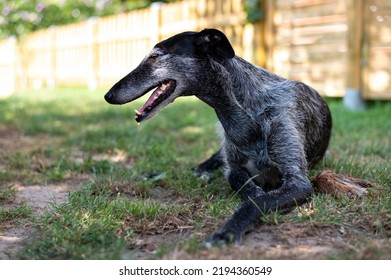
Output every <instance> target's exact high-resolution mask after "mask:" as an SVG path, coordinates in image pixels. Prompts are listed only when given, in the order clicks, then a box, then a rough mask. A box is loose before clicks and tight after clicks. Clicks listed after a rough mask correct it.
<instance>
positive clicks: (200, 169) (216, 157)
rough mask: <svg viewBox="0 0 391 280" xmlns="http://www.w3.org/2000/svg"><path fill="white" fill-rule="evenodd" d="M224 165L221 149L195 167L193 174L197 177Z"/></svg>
mask: <svg viewBox="0 0 391 280" xmlns="http://www.w3.org/2000/svg"><path fill="white" fill-rule="evenodd" d="M223 164H224V161H223V155H222V152H221V149H220V150H218V151H217V152H216V153H214V154H213V155H212V156H211V157H210V158H209V159H207V160H206V161H204V162H202V163H201V164H200V165H198V166H197V168H196V169H195V172H196V174H197V175H199V176H200V175H202V173H206V172H210V171H213V170H216V169H218V168H219V167H220V166H222V165H223Z"/></svg>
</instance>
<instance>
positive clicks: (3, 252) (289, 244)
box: [0, 126, 391, 259]
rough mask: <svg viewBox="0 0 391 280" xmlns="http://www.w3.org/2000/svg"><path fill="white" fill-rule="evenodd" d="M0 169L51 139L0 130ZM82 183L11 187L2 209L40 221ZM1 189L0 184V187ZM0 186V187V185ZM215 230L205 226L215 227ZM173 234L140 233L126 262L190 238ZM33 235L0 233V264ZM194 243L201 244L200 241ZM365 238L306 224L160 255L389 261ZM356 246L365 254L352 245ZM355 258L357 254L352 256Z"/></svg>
mask: <svg viewBox="0 0 391 280" xmlns="http://www.w3.org/2000/svg"><path fill="white" fill-rule="evenodd" d="M0 136H1V137H0V169H2V167H3V166H2V164H4V162H3V161H2V158H3V156H4V154H5V153H6V152H7V153H9V152H12V151H21V152H29V151H33V150H34V149H37V148H38V147H40V146H41V147H42V145H46V144H48V141H53V139H52V138H49V137H45V136H40V137H34V138H33V137H28V136H24V135H22V134H21V133H20V132H18V131H17V130H16V129H15V128H12V127H5V126H0ZM86 180H88V179H87V178H67V179H66V180H64V181H63V182H61V183H56V184H47V185H46V184H45V185H37V184H35V185H27V186H24V185H22V184H20V183H16V182H15V185H14V188H15V190H16V198H15V200H14V201H13V202H12V203H11V204H10V205H6V207H13V206H18V205H19V206H20V205H23V204H27V205H30V206H31V207H32V209H33V215H42V213H44V211H46V210H48V209H50V205H51V203H52V202H56V203H58V204H61V203H65V202H66V201H67V195H68V193H69V192H70V191H73V190H75V189H77V188H79V187H81V186H82V185H83V182H85V181H86ZM0 183H1V182H0ZM0 186H1V185H0ZM215 226H216V225H211V229H212V227H215ZM182 229H183V230H180V231H174V232H166V233H164V232H163V233H162V232H145V234H144V235H143V234H141V235H140V236H139V237H138V238H137V239H135V240H132V242H131V246H130V247H133V248H129V250H130V251H132V249H137V250H135V251H136V252H137V253H135V254H132V258H137V259H144V258H151V257H153V256H154V254H155V253H156V250H157V248H158V246H159V245H162V244H166V245H168V246H170V245H175V244H176V243H178V240H187V239H188V238H191V237H192V233H193V227H191V226H190V227H187V226H186V223H185V225H184V226H183V227H182ZM211 229H209V228H207V229H203V230H202V231H203V232H202V234H203V235H207V234H210V233H211V232H210V230H211ZM37 234H38V233H37V232H36V230H35V229H34V227H33V226H32V225H31V224H21V223H15V222H10V223H8V224H7V223H6V224H5V225H4V224H3V225H2V226H1V227H0V259H9V258H12V256H14V255H15V253H17V252H18V251H19V250H21V249H22V248H23V247H24V246H25V244H26V243H27V242H28V241H29V240H30V239H31V238H33V237H34V236H36V235H37ZM193 237H194V236H193ZM200 238H204V236H203V237H200ZM371 239H374V238H373V236H366V235H365V234H364V235H362V236H359V235H357V234H352V233H350V232H349V231H347V230H346V229H344V228H341V227H339V226H333V225H327V226H322V227H317V226H314V225H311V224H309V223H299V222H297V223H285V224H280V225H260V226H259V227H257V228H256V229H255V230H254V231H253V232H251V233H249V234H248V235H246V236H245V238H244V240H243V242H242V244H241V245H240V246H223V247H221V248H213V249H204V250H199V249H193V250H191V249H189V248H185V249H178V250H176V251H173V252H169V253H168V254H165V255H163V258H165V259H254V258H264V259H325V258H328V257H329V256H336V257H338V256H341V255H342V256H344V254H345V255H346V254H347V253H349V252H355V254H356V255H355V256H356V258H357V257H360V258H369V259H371V258H375V259H376V258H377V257H378V255H376V252H377V250H378V249H379V248H382V251H383V255H382V257H383V258H384V257H386V258H391V240H390V239H388V240H376V239H374V240H373V241H371V242H370V241H369V240H371ZM361 241H362V243H363V244H366V245H365V248H358V247H357V246H356V245H355V246H354V245H352V244H360V243H361ZM384 248H390V250H389V252H390V255H389V256H385V255H384ZM357 252H359V253H357Z"/></svg>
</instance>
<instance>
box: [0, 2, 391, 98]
mask: <svg viewBox="0 0 391 280" xmlns="http://www.w3.org/2000/svg"><path fill="white" fill-rule="evenodd" d="M207 27H208V28H218V29H220V30H222V31H223V32H225V34H226V35H227V37H228V38H229V39H230V41H231V43H232V44H233V46H234V49H235V51H236V53H237V55H239V56H241V57H243V58H244V59H246V60H248V61H250V62H253V63H255V64H257V65H259V66H261V67H265V68H267V69H269V70H271V71H274V72H276V73H277V74H279V75H282V76H284V77H287V78H290V79H295V80H301V81H303V82H305V83H308V84H309V85H311V86H313V87H314V88H316V89H317V90H318V91H319V92H320V93H321V94H322V95H325V96H339V97H342V96H344V95H345V94H346V92H347V91H349V90H353V91H357V92H358V93H359V94H360V96H362V97H363V98H364V99H391V83H390V79H391V1H389V0H276V1H272V0H178V1H153V0H129V1H126V0H60V1H55V0H27V1H26V0H22V1H11V0H3V1H0V96H7V95H10V94H12V93H14V92H15V91H18V90H25V89H30V88H32V89H40V88H44V87H48V88H54V87H64V86H65V87H67V86H78V87H87V88H89V89H96V88H102V87H104V88H107V87H110V86H111V85H112V84H113V83H115V82H116V81H117V80H118V79H119V78H121V77H122V76H124V75H125V74H127V73H129V72H130V71H131V70H132V69H133V68H134V67H136V66H137V65H138V63H139V62H140V61H141V59H142V58H143V57H144V56H145V55H146V54H147V52H148V51H149V50H150V49H151V48H152V47H153V46H154V45H155V44H156V43H157V42H159V41H161V40H163V39H165V38H167V37H169V36H172V35H174V34H176V33H179V32H182V31H187V30H195V31H199V30H202V29H203V28H207Z"/></svg>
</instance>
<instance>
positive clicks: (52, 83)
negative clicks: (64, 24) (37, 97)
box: [46, 26, 57, 88]
mask: <svg viewBox="0 0 391 280" xmlns="http://www.w3.org/2000/svg"><path fill="white" fill-rule="evenodd" d="M48 32H49V36H50V37H49V38H50V43H49V44H50V45H49V59H50V66H49V67H50V70H49V75H48V78H47V81H46V85H47V87H48V88H54V87H56V76H57V68H56V49H57V48H56V27H55V26H51V27H49V30H48Z"/></svg>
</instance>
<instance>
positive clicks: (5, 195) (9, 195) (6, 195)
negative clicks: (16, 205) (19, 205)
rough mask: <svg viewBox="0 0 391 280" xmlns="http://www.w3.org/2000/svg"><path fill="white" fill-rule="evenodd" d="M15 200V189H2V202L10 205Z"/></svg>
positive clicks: (0, 194) (0, 190)
mask: <svg viewBox="0 0 391 280" xmlns="http://www.w3.org/2000/svg"><path fill="white" fill-rule="evenodd" d="M14 199H15V189H14V188H12V187H5V188H1V189H0V202H1V203H4V204H5V203H10V202H12V201H14Z"/></svg>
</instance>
